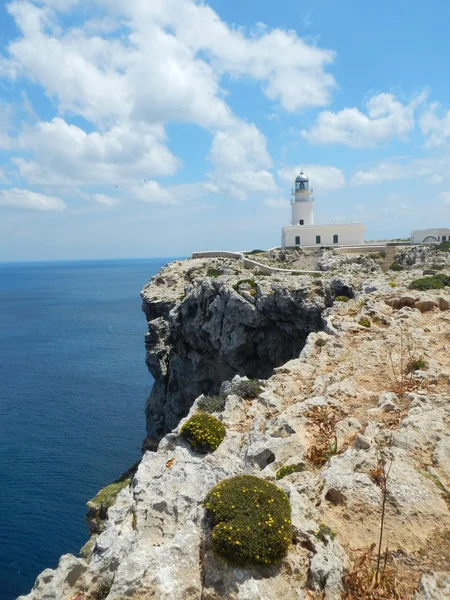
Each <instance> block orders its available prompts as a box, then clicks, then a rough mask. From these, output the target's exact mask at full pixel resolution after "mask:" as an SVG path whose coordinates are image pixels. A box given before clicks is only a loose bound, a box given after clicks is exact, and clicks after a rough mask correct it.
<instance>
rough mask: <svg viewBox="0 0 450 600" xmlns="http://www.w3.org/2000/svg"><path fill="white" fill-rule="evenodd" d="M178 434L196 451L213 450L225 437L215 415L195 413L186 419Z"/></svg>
mask: <svg viewBox="0 0 450 600" xmlns="http://www.w3.org/2000/svg"><path fill="white" fill-rule="evenodd" d="M180 434H181V435H182V436H183V437H184V438H185V439H187V440H188V442H190V444H191V445H192V447H193V448H194V449H195V450H197V452H203V453H206V452H214V450H217V448H218V447H219V446H220V444H221V443H222V442H223V440H224V438H225V427H224V425H223V423H222V422H221V421H219V419H218V418H217V417H213V416H212V415H208V414H206V413H197V414H196V415H194V416H193V417H191V418H190V419H189V421H186V423H185V424H184V425H183V427H182V428H181V431H180Z"/></svg>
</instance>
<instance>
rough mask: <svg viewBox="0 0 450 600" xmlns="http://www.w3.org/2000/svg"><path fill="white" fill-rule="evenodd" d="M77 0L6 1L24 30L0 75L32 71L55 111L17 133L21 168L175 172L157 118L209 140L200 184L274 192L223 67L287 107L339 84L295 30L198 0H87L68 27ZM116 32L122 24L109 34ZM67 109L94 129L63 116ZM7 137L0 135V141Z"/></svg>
mask: <svg viewBox="0 0 450 600" xmlns="http://www.w3.org/2000/svg"><path fill="white" fill-rule="evenodd" d="M78 5H79V7H82V3H81V0H39V1H38V0H35V1H34V2H32V1H27V0H14V1H13V2H10V3H9V5H8V10H9V12H10V13H11V15H12V17H13V18H14V20H15V22H16V25H17V27H18V29H19V31H20V35H19V36H18V37H17V39H15V40H14V41H12V42H10V43H9V44H8V46H7V48H6V53H5V55H4V56H3V57H0V76H3V77H7V78H9V79H11V80H13V81H14V80H15V81H17V80H18V79H19V78H22V77H25V78H28V79H29V80H30V81H32V82H33V83H35V84H37V85H39V86H40V87H41V88H42V89H43V90H44V92H45V94H46V95H47V96H48V98H49V99H50V100H51V101H52V103H53V104H54V106H55V108H56V109H57V111H58V117H56V118H54V119H53V120H51V121H49V122H40V123H39V122H38V123H37V124H36V125H35V126H34V127H32V128H28V129H26V130H25V131H24V132H22V134H21V135H20V136H19V141H18V143H19V148H20V149H21V150H23V151H25V152H27V154H26V155H25V156H16V157H15V158H14V160H13V164H14V165H15V167H16V169H17V171H18V174H19V175H20V176H21V177H22V178H24V179H26V180H27V181H28V182H29V183H30V184H33V185H46V186H70V185H72V186H83V185H108V183H110V184H111V185H117V184H118V185H124V184H127V185H133V184H132V181H133V180H135V179H136V178H138V179H139V178H143V179H144V178H147V177H156V178H157V177H163V176H167V175H173V174H174V173H175V172H176V171H177V169H178V168H179V167H180V164H181V161H180V160H179V159H178V158H177V157H176V156H174V155H173V154H172V152H171V151H170V150H169V148H168V140H167V139H166V136H165V131H164V128H165V125H166V124H167V123H170V122H189V123H193V124H196V125H198V126H199V127H202V128H204V129H206V130H208V131H209V132H210V133H211V135H212V139H213V141H212V148H211V152H210V156H209V159H210V161H211V164H212V170H211V172H210V173H209V177H208V178H207V179H206V181H205V182H204V184H203V189H204V190H205V191H206V192H207V191H218V192H222V193H226V194H230V195H233V196H235V197H238V198H245V197H246V196H247V195H248V194H251V193H254V192H267V193H273V192H274V191H276V189H277V188H276V185H275V183H274V180H273V176H272V175H271V173H270V172H269V170H268V169H269V168H270V166H271V160H270V157H269V154H268V152H267V147H266V140H265V138H264V136H263V135H262V133H261V132H260V131H259V130H258V129H257V128H256V126H254V125H252V124H250V123H247V122H245V121H243V120H242V119H240V118H239V117H238V116H237V115H235V114H234V113H233V111H232V109H231V108H230V106H229V105H228V104H227V102H226V90H224V89H223V87H222V86H223V84H224V81H226V80H227V78H229V77H231V78H234V79H239V80H241V81H242V82H243V83H244V84H246V83H248V81H254V82H256V83H257V84H258V85H259V86H260V88H261V91H262V93H263V94H265V95H266V97H267V98H269V99H270V100H272V101H274V102H277V103H279V105H280V106H281V107H282V108H284V109H285V110H287V111H297V110H301V109H304V108H307V107H311V106H320V107H321V106H325V105H326V104H327V103H329V101H330V99H331V92H332V90H333V88H334V87H335V80H334V79H333V77H332V76H331V75H330V74H329V73H327V67H328V66H329V64H331V63H332V62H333V60H334V53H333V52H332V51H330V50H327V49H323V48H319V47H318V46H317V45H314V44H312V43H309V42H306V41H304V40H302V39H300V38H299V37H298V36H297V35H296V34H295V32H293V31H283V30H281V29H269V28H268V27H267V26H262V25H261V24H258V25H257V26H256V27H255V28H254V29H252V30H250V31H245V29H243V28H236V27H234V26H230V25H228V24H227V23H225V22H224V21H223V20H221V19H220V17H219V16H218V15H217V13H216V12H215V11H214V10H213V9H212V8H211V7H209V6H208V5H207V4H204V3H198V2H195V1H194V0H152V2H142V1H141V0H130V1H129V2H126V3H124V2H121V1H119V0H93V3H92V6H94V7H95V14H96V18H95V19H94V20H93V19H89V18H88V17H86V19H85V21H84V22H83V21H81V22H80V24H79V26H74V27H72V26H69V27H68V26H67V25H66V23H67V21H66V20H61V19H60V18H59V17H60V16H61V15H63V14H64V13H68V12H70V11H71V10H73V9H74V8H76V7H77V6H78ZM80 15H81V18H83V15H84V16H86V12H82V13H80ZM115 31H117V32H120V35H115V34H114V35H110V33H111V32H115ZM72 115H76V116H81V117H83V118H84V119H85V120H87V121H88V122H89V124H90V125H91V126H92V127H93V129H94V131H91V127H89V128H88V127H84V130H83V128H82V126H81V125H73V124H70V122H69V121H70V119H69V118H68V117H70V116H72ZM7 144H8V145H9V144H10V139H9V138H7V137H5V135H4V134H1V135H0V146H2V145H3V146H4V147H5V146H6V145H7ZM8 147H9V146H8ZM30 152H31V156H30V155H29V153H30ZM233 152H235V155H234V156H233ZM161 189H162V188H161ZM158 194H159V195H160V197H161V198H162V196H161V194H160V192H158V193H156V196H158Z"/></svg>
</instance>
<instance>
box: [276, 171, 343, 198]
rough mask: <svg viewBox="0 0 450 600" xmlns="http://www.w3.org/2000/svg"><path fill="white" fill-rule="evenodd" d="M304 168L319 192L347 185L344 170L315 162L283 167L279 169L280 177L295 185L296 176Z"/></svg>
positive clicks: (324, 192) (311, 183)
mask: <svg viewBox="0 0 450 600" xmlns="http://www.w3.org/2000/svg"><path fill="white" fill-rule="evenodd" d="M302 170H303V171H304V172H305V173H306V174H307V175H308V177H309V181H310V185H311V187H312V188H313V189H314V191H315V192H317V193H318V194H326V193H327V192H332V191H334V190H338V189H340V188H342V187H343V186H344V185H345V176H344V173H343V172H342V170H341V169H338V168H337V167H333V166H331V165H314V164H313V165H297V166H294V167H283V168H282V169H279V170H278V177H279V178H280V179H281V180H282V181H284V182H286V183H289V184H291V185H293V183H294V180H295V178H296V177H297V175H298V174H299V173H300V171H302Z"/></svg>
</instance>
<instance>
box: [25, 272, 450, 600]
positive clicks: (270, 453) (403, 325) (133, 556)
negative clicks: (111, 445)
mask: <svg viewBox="0 0 450 600" xmlns="http://www.w3.org/2000/svg"><path fill="white" fill-rule="evenodd" d="M353 264H354V263H352V264H350V265H348V269H347V268H346V267H345V266H344V267H343V269H342V271H343V273H342V274H340V275H339V277H336V275H335V274H334V273H329V274H327V275H325V276H324V278H323V279H322V280H316V279H311V278H308V279H306V278H302V277H298V276H296V277H294V276H289V275H286V276H284V278H282V277H278V276H277V277H274V278H273V279H272V278H259V279H258V275H256V274H253V275H251V276H250V277H248V274H247V277H246V279H251V280H252V281H253V280H254V284H253V283H248V282H247V285H248V287H246V284H240V285H237V289H236V290H234V289H233V285H236V284H237V281H236V279H243V278H242V277H241V276H240V273H239V274H238V273H235V272H234V270H233V269H234V268H235V267H234V265H233V263H231V262H230V263H228V262H227V261H222V262H220V261H217V262H214V263H213V264H212V263H210V262H209V261H200V262H199V263H193V261H187V262H186V263H181V266H180V263H178V264H177V265H176V266H174V267H173V269H174V270H173V271H172V270H171V267H170V265H169V267H168V268H166V269H165V270H163V271H162V273H161V274H160V275H159V276H158V277H161V280H159V282H158V279H154V281H153V282H152V284H151V286H150V288H147V289H146V290H144V293H143V298H144V310H145V311H146V314H147V318H148V320H149V326H150V333H149V337H148V338H147V344H148V362H149V364H150V366H151V368H152V369H154V372H155V373H156V374H158V373H160V374H161V382H160V385H161V387H160V390H159V391H157V393H158V394H161V396H159V398H160V400H158V402H159V404H158V405H157V407H158V408H157V409H155V408H151V410H150V416H151V417H152V418H153V417H155V418H156V417H157V416H160V419H161V420H160V421H159V423H160V425H159V427H160V430H159V432H157V433H158V436H159V435H161V434H162V433H163V432H164V428H165V427H168V426H169V425H168V423H169V422H170V418H171V415H170V414H169V412H168V410H167V406H168V405H170V402H171V400H170V396H169V392H172V391H176V390H174V389H173V388H172V387H171V385H175V382H177V384H178V383H182V384H183V385H185V386H187V385H188V382H189V380H190V378H192V379H193V382H194V386H197V387H195V389H197V390H199V391H200V392H203V391H208V392H209V391H220V392H221V394H222V395H223V396H224V397H225V402H224V410H223V412H219V413H216V416H217V417H218V418H220V419H221V421H222V423H223V424H224V426H225V428H226V432H227V433H226V437H225V440H224V441H223V442H222V444H221V445H220V446H219V448H218V449H217V450H216V451H215V452H213V453H211V454H206V455H205V454H199V453H197V452H195V451H194V450H193V449H192V447H191V446H190V445H189V443H188V442H187V441H186V440H184V439H183V437H181V436H180V430H181V427H182V425H183V423H184V419H181V421H180V422H177V423H176V424H175V426H174V427H173V430H172V431H171V432H169V433H167V434H166V435H164V437H163V438H162V439H161V441H160V443H159V445H158V447H157V448H156V447H155V451H153V452H150V451H147V452H145V453H144V455H143V458H142V460H141V462H140V464H139V467H138V469H137V471H136V473H135V475H134V477H133V479H132V482H131V485H130V486H127V487H125V488H124V489H122V491H120V492H119V494H118V496H117V499H116V501H115V502H114V504H112V506H110V507H109V508H108V510H107V515H106V519H105V521H104V524H103V526H102V527H101V528H99V533H98V534H96V537H95V538H94V539H93V542H92V544H91V547H90V548H88V549H87V550H86V552H85V556H86V558H84V559H79V558H75V557H73V556H70V555H66V556H63V557H62V558H61V561H60V564H59V566H58V568H57V569H56V570H54V571H51V570H47V571H44V572H43V573H42V574H41V575H40V577H39V578H38V580H37V581H36V585H35V587H34V588H33V590H32V591H31V593H30V594H29V595H28V596H26V597H23V598H22V600H43V599H45V600H93V599H94V598H103V599H106V598H107V600H123V599H124V598H133V599H136V600H137V599H140V600H143V599H150V598H152V599H157V600H169V599H170V600H218V599H225V600H259V599H265V600H272V599H276V598H283V599H284V600H294V599H295V600H312V599H314V600H315V599H318V598H326V599H327V600H339V599H340V598H346V597H358V596H348V594H350V592H351V585H352V581H354V580H355V573H356V574H358V573H362V572H363V571H362V570H363V569H364V568H365V567H364V565H366V566H367V565H370V564H371V563H370V558H368V557H370V552H371V550H370V548H371V547H372V544H373V545H375V547H376V545H377V544H378V541H379V535H380V523H381V507H382V504H383V498H385V500H386V505H385V508H386V510H385V521H384V541H385V543H386V544H387V545H388V548H389V551H388V553H387V556H386V568H387V569H388V571H389V577H388V580H389V581H388V583H387V584H386V585H391V587H390V588H389V587H388V588H387V589H388V591H387V592H386V593H387V594H391V595H385V596H384V597H386V598H388V597H392V598H399V599H411V600H413V599H414V600H444V599H446V598H448V597H449V592H450V569H449V564H450V462H449V452H450V353H449V352H448V347H449V344H450V333H449V332H450V310H449V308H448V305H447V304H446V303H445V302H440V299H443V300H447V299H448V298H449V290H448V289H446V290H436V291H429V292H427V293H422V292H417V293H416V292H411V290H409V289H408V286H409V283H410V281H411V279H412V278H413V277H414V276H417V275H418V274H417V270H415V271H414V274H412V273H410V272H409V271H407V272H401V273H396V274H389V275H388V276H387V277H385V276H384V275H383V274H381V273H380V272H379V270H377V271H375V272H374V273H372V272H370V273H368V272H367V271H365V270H364V269H363V268H361V270H360V271H354V270H353V266H352V265H353ZM361 264H362V263H361ZM192 268H194V272H192V271H189V270H190V269H192ZM370 268H371V267H370ZM208 269H210V275H209V276H206V277H205V276H203V277H202V271H203V270H208ZM212 269H215V271H214V274H215V276H213V275H212V273H213V271H212ZM219 269H222V271H223V275H222V276H221V275H220V274H218V275H217V274H216V271H218V270H219ZM228 270H231V273H229V272H227V271H228ZM236 270H238V269H237V268H236ZM175 272H176V273H178V274H179V275H180V273H185V275H184V276H183V278H181V276H180V277H179V279H177V278H175V277H174V278H173V282H170V280H169V276H170V275H171V274H173V273H175ZM188 272H190V275H189V276H188V278H189V277H191V281H189V280H188V278H186V273H188ZM196 272H197V273H196ZM419 275H420V274H419ZM232 281H233V282H234V283H233V284H232V283H231V282H232ZM392 283H394V284H395V285H394V286H392V285H389V284H392ZM185 285H190V286H191V288H190V289H187V290H186V297H185V298H184V299H183V301H181V300H180V297H181V295H184V286H185ZM155 286H156V287H159V288H160V289H161V294H159V295H158V294H157V293H155V291H154V290H155ZM180 289H181V292H180ZM252 291H254V292H255V293H254V294H253V293H250V292H252ZM345 291H347V294H344V292H345ZM235 292H236V293H235ZM296 294H297V295H296ZM337 295H347V296H352V295H354V296H355V297H354V298H350V299H349V300H348V301H347V302H344V301H340V302H334V303H333V298H334V297H335V296H337ZM273 296H275V297H276V299H275V298H273ZM164 299H165V300H164ZM427 302H431V304H429V305H426V303H427ZM294 303H297V304H298V307H297V308H296V309H295V308H293V307H292V304H294ZM229 305H231V306H229ZM425 305H426V306H427V307H428V308H427V310H421V308H424V307H425ZM270 307H272V311H270ZM273 307H277V308H276V310H275V308H273ZM281 307H287V308H286V310H287V311H289V312H287V313H286V314H289V315H290V318H292V320H293V322H292V323H289V320H288V319H283V318H282V314H283V313H281V314H280V309H281ZM228 311H230V312H228ZM222 312H224V313H225V314H228V316H227V318H226V319H225V318H224V316H223V314H222ZM256 312H257V313H258V315H256V314H255V313H256ZM261 314H262V316H260V315H261ZM231 315H233V319H234V321H235V323H236V325H231V324H230V323H228V320H229V319H230V318H231ZM306 315H309V318H310V320H309V321H308V325H307V326H306V327H304V326H303V325H302V322H303V318H304V317H305V316H306ZM312 315H317V316H314V317H312ZM252 318H254V319H255V320H258V321H257V322H259V319H260V318H262V319H264V320H263V321H262V323H264V324H265V327H266V328H267V332H266V336H267V339H268V340H270V344H271V345H272V346H273V348H274V356H275V358H273V361H272V362H271V363H270V369H269V368H268V367H267V365H263V366H262V367H261V368H262V369H265V368H267V369H268V371H267V374H268V375H269V376H268V377H267V378H266V379H264V380H261V381H260V382H259V383H260V386H261V388H262V390H261V391H259V392H258V393H257V395H255V397H251V398H249V397H243V395H242V392H241V391H240V390H241V389H242V388H241V387H240V385H239V384H240V382H241V381H242V379H241V377H240V376H239V375H235V373H233V372H232V371H233V368H232V367H233V365H237V364H239V366H240V367H239V369H236V371H239V370H241V369H242V371H244V370H245V369H247V368H248V369H249V374H251V375H255V372H252V371H251V368H253V366H252V365H254V363H252V356H251V354H248V353H247V352H246V350H245V348H244V347H242V346H243V344H242V341H241V338H240V337H239V336H241V335H244V334H245V335H249V339H250V340H252V344H253V345H252V346H251V347H252V349H253V352H257V351H258V344H257V342H256V339H255V338H253V337H252V336H254V335H255V332H254V331H253V329H256V330H257V329H258V327H257V326H252V325H251V324H252V323H253V321H252V320H251V319H252ZM316 318H317V321H316V320H315V319H316ZM362 318H364V319H366V320H368V321H369V323H370V327H365V326H362V325H360V321H361V319H362ZM211 321H213V323H211ZM275 322H276V323H277V328H278V330H279V336H280V339H281V340H283V341H285V340H288V341H289V340H291V341H289V343H291V346H290V352H291V353H294V356H293V357H291V358H290V360H289V357H288V359H284V358H283V355H282V354H281V349H280V346H279V345H278V342H277V340H276V338H275V334H274V333H271V331H272V330H271V327H272V326H273V323H275ZM209 323H211V325H208V324H209ZM219 323H221V329H220V328H219V326H218V324H219ZM194 324H195V325H194ZM314 324H316V325H318V326H317V327H316V330H314V328H313V325H314ZM307 327H310V329H311V332H310V333H309V335H308V334H307V330H308V329H307ZM227 328H228V329H227ZM224 330H225V331H228V333H227V334H226V335H225V334H224V333H223V332H224ZM291 331H294V332H296V335H297V336H298V338H299V339H301V342H299V346H298V347H297V346H295V345H294V341H292V339H291V338H293V337H294V336H292V335H291ZM213 332H215V334H214V335H213ZM233 332H234V333H233ZM150 338H151V339H152V345H151V346H150V343H149V340H150ZM265 339H266V337H264V338H262V339H261V342H260V343H261V345H262V346H263V347H264V349H265V350H264V352H267V353H269V350H268V349H269V347H271V346H270V344H269V342H267V344H266V343H265ZM286 343H287V342H286ZM153 344H154V345H153ZM165 344H170V346H169V347H168V348H167V347H166V346H165ZM214 344H215V345H214ZM172 348H174V350H173V351H172ZM231 348H235V350H236V353H237V354H238V356H239V357H240V358H239V361H238V362H236V363H234V362H232V360H233V358H232V357H229V355H228V354H226V352H225V350H226V349H231ZM175 349H176V350H175ZM297 349H299V354H298V355H295V354H296V352H297ZM300 349H301V350H300ZM202 352H206V353H207V354H206V355H203V354H202ZM190 353H192V355H193V356H196V361H194V362H193V365H197V367H198V369H199V370H200V372H201V373H202V377H203V379H202V377H197V376H196V374H195V368H194V366H193V365H190V364H189V355H190ZM277 353H278V354H277ZM265 357H266V355H265V354H264V355H263V358H264V359H265ZM214 358H217V362H218V364H219V365H221V366H220V368H221V369H222V368H225V366H226V367H227V368H230V371H229V372H230V373H231V375H233V377H231V375H230V377H229V379H231V380H230V381H227V382H223V383H222V384H221V385H220V383H219V377H220V374H219V369H218V370H217V371H215V370H214ZM225 359H226V360H225ZM278 360H284V362H283V364H280V365H279V366H276V363H277V362H278ZM203 361H205V364H206V367H205V368H204V367H203V366H202V362H203ZM224 365H225V366H224ZM244 366H245V369H244ZM182 368H188V371H187V373H188V377H187V378H184V375H183V371H182ZM158 369H159V371H158ZM203 369H204V370H203ZM242 371H241V372H242ZM210 373H212V374H213V375H211V376H210V375H209V374H210ZM258 373H259V372H258ZM256 375H257V376H258V374H256ZM206 376H208V377H206ZM216 376H217V379H216ZM260 377H261V375H260ZM205 378H206V379H205ZM206 380H207V382H208V383H207V385H206V384H205V388H207V389H206V390H203V389H201V386H202V385H203V384H202V381H206ZM170 382H172V383H171V384H170ZM240 394H241V395H240ZM176 398H177V406H176V407H174V409H176V410H177V411H178V413H177V414H178V415H182V414H183V412H184V415H187V416H188V417H189V416H191V415H193V414H194V413H195V412H196V411H198V407H199V404H200V403H202V402H204V400H205V398H204V397H203V396H199V397H198V398H197V399H195V400H194V402H193V403H192V404H190V402H191V400H190V398H189V397H188V396H187V395H185V396H176ZM183 402H184V404H183ZM180 407H181V408H180ZM152 411H154V412H152ZM151 427H153V426H152V425H151ZM151 431H153V430H151ZM154 431H157V429H156V427H155V428H154ZM158 436H156V437H158ZM290 465H295V467H296V468H295V469H292V472H290V470H287V471H288V474H287V475H286V476H284V477H283V478H282V479H277V474H278V475H279V469H280V468H281V467H287V466H290ZM297 467H298V468H297ZM383 469H385V471H384V472H385V473H386V472H388V480H387V484H386V486H385V490H386V493H384V488H383V485H382V477H383ZM285 472H286V470H285ZM242 473H247V474H252V475H257V476H258V477H261V478H263V479H265V480H267V481H272V482H275V483H276V484H277V485H279V486H280V487H281V488H282V489H283V490H284V491H285V492H286V494H287V495H288V497H289V500H290V503H291V509H292V526H293V540H292V545H291V547H290V549H289V552H288V554H287V556H286V557H285V558H284V560H283V561H282V562H281V564H279V565H276V566H265V567H258V568H256V567H252V568H242V567H241V568H237V567H235V566H233V565H230V564H228V563H227V562H225V561H223V560H221V559H219V558H218V557H217V555H216V554H215V553H214V551H213V548H212V538H211V531H210V526H209V522H208V519H207V518H206V517H207V515H206V513H205V509H204V507H203V500H204V498H205V496H206V494H207V493H208V492H209V490H210V489H211V488H212V487H214V486H215V485H216V484H217V483H218V482H219V481H222V480H223V479H225V478H228V477H232V476H233V475H237V474H242ZM384 548H385V546H384V543H383V548H382V549H383V550H384ZM372 555H373V551H372ZM372 564H373V563H372ZM367 572H368V573H369V575H368V576H367V577H366V583H367V585H370V582H371V580H372V575H373V573H372V572H371V571H370V568H369V570H368V571H367ZM352 577H353V579H352ZM362 580H364V578H362ZM389 582H391V583H389ZM389 590H390V591H389Z"/></svg>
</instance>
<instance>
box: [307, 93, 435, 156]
mask: <svg viewBox="0 0 450 600" xmlns="http://www.w3.org/2000/svg"><path fill="white" fill-rule="evenodd" d="M424 99H425V94H421V95H420V96H417V97H416V98H414V99H413V100H412V101H411V102H409V104H402V103H401V102H399V101H398V100H397V99H396V98H395V96H393V95H392V94H386V93H385V94H378V95H377V96H373V97H372V98H370V100H369V101H368V102H367V103H366V108H367V114H365V113H363V112H361V111H360V110H359V109H357V108H344V109H343V110H341V111H339V112H336V113H335V112H331V111H324V112H321V113H320V114H319V116H318V117H317V121H316V123H315V124H314V125H313V126H312V127H311V128H310V129H309V130H303V131H302V132H301V133H302V136H303V137H304V138H306V139H307V140H308V141H309V142H310V143H312V144H343V145H345V146H350V147H353V148H369V147H374V146H377V145H378V144H379V143H381V142H384V141H387V140H389V139H391V138H397V139H400V140H402V141H407V139H408V133H409V132H410V131H411V130H412V129H413V128H414V125H415V120H414V111H415V109H416V108H417V106H418V105H419V104H421V103H422V102H423V101H424Z"/></svg>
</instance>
